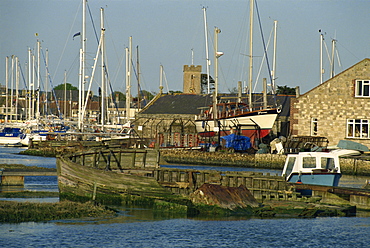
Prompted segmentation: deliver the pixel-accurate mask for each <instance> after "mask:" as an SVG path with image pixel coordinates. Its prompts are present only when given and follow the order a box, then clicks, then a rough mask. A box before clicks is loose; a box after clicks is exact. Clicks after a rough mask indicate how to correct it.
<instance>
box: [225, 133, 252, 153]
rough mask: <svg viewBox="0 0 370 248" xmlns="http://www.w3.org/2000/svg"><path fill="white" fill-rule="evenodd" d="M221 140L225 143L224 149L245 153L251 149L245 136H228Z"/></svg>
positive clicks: (248, 139)
mask: <svg viewBox="0 0 370 248" xmlns="http://www.w3.org/2000/svg"><path fill="white" fill-rule="evenodd" d="M221 139H223V140H225V141H226V145H225V147H226V148H233V149H234V150H235V151H245V150H247V149H249V148H251V147H252V144H251V139H250V138H249V137H246V136H241V135H236V134H230V135H227V136H223V137H221Z"/></svg>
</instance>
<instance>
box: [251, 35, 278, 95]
mask: <svg viewBox="0 0 370 248" xmlns="http://www.w3.org/2000/svg"><path fill="white" fill-rule="evenodd" d="M273 30H274V29H273V28H272V29H271V32H270V37H269V40H268V42H267V48H268V47H269V46H270V41H271V36H272V32H273ZM266 56H267V54H266V53H264V55H263V57H262V62H261V64H260V68H259V70H258V74H257V77H256V82H255V83H254V88H253V92H255V90H256V87H257V84H258V79H259V77H260V75H261V71H262V66H263V62H264V61H265V58H266Z"/></svg>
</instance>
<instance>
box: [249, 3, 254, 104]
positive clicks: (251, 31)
mask: <svg viewBox="0 0 370 248" xmlns="http://www.w3.org/2000/svg"><path fill="white" fill-rule="evenodd" d="M249 8H250V10H249V12H250V14H249V86H248V88H249V89H248V90H249V99H248V100H249V109H250V110H252V108H253V103H252V84H253V77H252V73H253V10H254V0H250V7H249Z"/></svg>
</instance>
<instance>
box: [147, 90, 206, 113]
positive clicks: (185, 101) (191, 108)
mask: <svg viewBox="0 0 370 248" xmlns="http://www.w3.org/2000/svg"><path fill="white" fill-rule="evenodd" d="M211 104H212V97H211V96H210V95H192V94H180V95H165V96H162V97H160V98H159V99H158V100H157V101H155V102H154V103H153V104H152V105H151V106H149V107H148V108H147V109H146V110H145V111H143V112H142V114H193V115H196V114H199V112H200V110H199V109H198V108H200V107H205V106H209V105H211Z"/></svg>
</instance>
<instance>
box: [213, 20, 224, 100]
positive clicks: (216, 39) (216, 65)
mask: <svg viewBox="0 0 370 248" xmlns="http://www.w3.org/2000/svg"><path fill="white" fill-rule="evenodd" d="M219 33H221V30H220V29H219V28H217V27H215V34H214V35H215V51H214V54H215V95H216V100H217V94H218V58H219V57H220V56H221V55H222V53H220V52H218V34H219Z"/></svg>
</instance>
